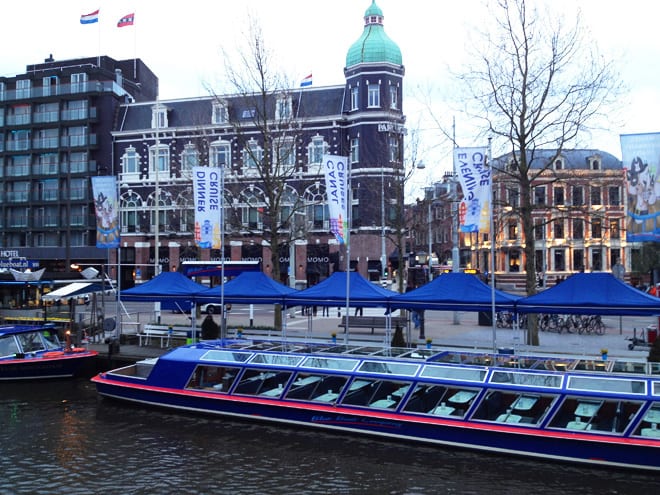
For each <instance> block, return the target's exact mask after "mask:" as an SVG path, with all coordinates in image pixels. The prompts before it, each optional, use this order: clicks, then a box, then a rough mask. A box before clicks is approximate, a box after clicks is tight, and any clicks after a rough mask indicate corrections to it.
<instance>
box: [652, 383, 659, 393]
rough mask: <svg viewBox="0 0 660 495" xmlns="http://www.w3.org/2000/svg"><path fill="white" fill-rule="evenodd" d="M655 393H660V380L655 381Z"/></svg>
mask: <svg viewBox="0 0 660 495" xmlns="http://www.w3.org/2000/svg"><path fill="white" fill-rule="evenodd" d="M653 395H660V382H653Z"/></svg>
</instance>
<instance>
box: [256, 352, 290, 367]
mask: <svg viewBox="0 0 660 495" xmlns="http://www.w3.org/2000/svg"><path fill="white" fill-rule="evenodd" d="M302 360H303V357H302V356H290V355H287V354H263V353H262V354H257V355H256V356H254V358H252V360H251V361H250V362H251V363H253V364H274V365H277V366H297V365H298V364H300V362H301V361H302Z"/></svg>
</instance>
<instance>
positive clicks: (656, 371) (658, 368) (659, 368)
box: [648, 363, 660, 375]
mask: <svg viewBox="0 0 660 495" xmlns="http://www.w3.org/2000/svg"><path fill="white" fill-rule="evenodd" d="M648 365H649V373H651V374H652V375H660V363H648Z"/></svg>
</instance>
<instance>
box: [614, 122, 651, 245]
mask: <svg viewBox="0 0 660 495" xmlns="http://www.w3.org/2000/svg"><path fill="white" fill-rule="evenodd" d="M621 155H622V157H623V167H624V169H625V174H626V189H627V191H628V203H627V205H626V210H627V212H626V241H628V242H644V241H654V242H657V241H660V226H658V215H660V201H659V198H660V184H659V181H658V172H660V133H646V134H624V135H622V136H621Z"/></svg>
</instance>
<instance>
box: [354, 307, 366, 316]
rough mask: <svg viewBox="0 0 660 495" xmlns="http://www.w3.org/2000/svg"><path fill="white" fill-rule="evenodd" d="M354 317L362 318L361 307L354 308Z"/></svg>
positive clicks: (362, 311)
mask: <svg viewBox="0 0 660 495" xmlns="http://www.w3.org/2000/svg"><path fill="white" fill-rule="evenodd" d="M354 316H364V310H363V308H362V306H356V307H355V315H354Z"/></svg>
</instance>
